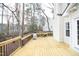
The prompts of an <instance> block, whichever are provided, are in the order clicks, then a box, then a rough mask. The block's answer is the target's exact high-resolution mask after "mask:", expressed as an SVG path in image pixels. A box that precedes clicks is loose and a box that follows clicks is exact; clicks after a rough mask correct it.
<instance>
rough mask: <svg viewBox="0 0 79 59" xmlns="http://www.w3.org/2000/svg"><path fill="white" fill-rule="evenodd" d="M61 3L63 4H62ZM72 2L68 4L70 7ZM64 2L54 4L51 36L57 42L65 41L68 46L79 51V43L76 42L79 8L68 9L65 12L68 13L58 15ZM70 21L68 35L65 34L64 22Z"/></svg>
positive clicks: (62, 8)
mask: <svg viewBox="0 0 79 59" xmlns="http://www.w3.org/2000/svg"><path fill="white" fill-rule="evenodd" d="M62 5H63V6H62ZM73 5H74V4H70V6H71V7H72V6H73ZM66 6H67V5H66V4H55V8H54V10H55V11H54V20H53V37H54V39H56V40H57V41H59V42H65V43H67V44H68V45H69V46H70V48H72V49H74V50H75V51H77V52H79V45H78V44H77V42H78V38H77V20H79V8H77V10H75V11H72V12H70V13H69V11H70V9H71V8H70V6H69V9H67V11H66V12H65V13H68V14H67V15H65V16H58V15H57V14H61V13H62V11H63V10H64V9H65V7H66ZM67 22H69V23H70V36H69V37H68V36H66V23H67Z"/></svg>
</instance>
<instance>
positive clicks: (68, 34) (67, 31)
mask: <svg viewBox="0 0 79 59" xmlns="http://www.w3.org/2000/svg"><path fill="white" fill-rule="evenodd" d="M66 36H70V24H69V22H67V23H66Z"/></svg>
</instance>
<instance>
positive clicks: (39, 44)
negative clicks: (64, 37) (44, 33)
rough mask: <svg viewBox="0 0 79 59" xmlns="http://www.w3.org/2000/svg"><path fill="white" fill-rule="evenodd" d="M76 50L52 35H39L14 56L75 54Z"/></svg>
mask: <svg viewBox="0 0 79 59" xmlns="http://www.w3.org/2000/svg"><path fill="white" fill-rule="evenodd" d="M75 55H77V53H76V52H73V51H72V50H70V49H69V46H68V45H66V44H65V43H58V42H56V41H55V40H54V39H53V37H52V36H48V37H38V38H37V39H36V40H30V41H29V42H28V43H27V44H26V45H25V46H24V47H22V48H21V49H20V50H18V51H17V52H16V53H15V54H13V56H75Z"/></svg>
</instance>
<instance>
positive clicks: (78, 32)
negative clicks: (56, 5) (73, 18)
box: [77, 20, 79, 44]
mask: <svg viewBox="0 0 79 59" xmlns="http://www.w3.org/2000/svg"><path fill="white" fill-rule="evenodd" d="M77 34H78V44H79V20H77Z"/></svg>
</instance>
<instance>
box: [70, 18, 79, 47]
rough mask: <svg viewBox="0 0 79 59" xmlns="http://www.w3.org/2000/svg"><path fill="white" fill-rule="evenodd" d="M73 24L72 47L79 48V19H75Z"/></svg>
mask: <svg viewBox="0 0 79 59" xmlns="http://www.w3.org/2000/svg"><path fill="white" fill-rule="evenodd" d="M71 24H72V25H71V45H72V46H74V47H79V19H78V18H76V19H73V20H72V22H71Z"/></svg>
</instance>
